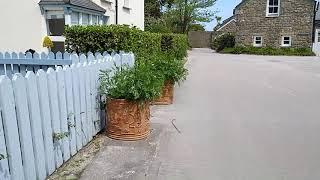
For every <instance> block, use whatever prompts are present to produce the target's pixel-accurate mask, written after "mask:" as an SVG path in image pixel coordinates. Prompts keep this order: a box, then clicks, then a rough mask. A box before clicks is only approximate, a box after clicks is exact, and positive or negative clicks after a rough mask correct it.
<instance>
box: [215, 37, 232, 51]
mask: <svg viewBox="0 0 320 180" xmlns="http://www.w3.org/2000/svg"><path fill="white" fill-rule="evenodd" d="M211 46H212V49H214V50H216V51H217V52H220V51H222V50H223V49H225V48H233V47H234V46H235V37H234V35H233V34H230V33H226V34H221V35H219V36H217V37H216V38H215V39H214V40H213V42H212V45H211Z"/></svg>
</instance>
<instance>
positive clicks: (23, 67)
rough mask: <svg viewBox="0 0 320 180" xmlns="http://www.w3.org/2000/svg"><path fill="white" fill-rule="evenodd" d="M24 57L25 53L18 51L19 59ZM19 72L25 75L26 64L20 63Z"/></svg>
mask: <svg viewBox="0 0 320 180" xmlns="http://www.w3.org/2000/svg"><path fill="white" fill-rule="evenodd" d="M25 59H26V56H25V54H24V53H22V52H20V53H19V60H25ZM20 73H21V74H22V75H23V76H24V75H26V73H27V66H26V65H24V64H21V65H20Z"/></svg>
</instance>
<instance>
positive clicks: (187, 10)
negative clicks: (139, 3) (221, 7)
mask: <svg viewBox="0 0 320 180" xmlns="http://www.w3.org/2000/svg"><path fill="white" fill-rule="evenodd" d="M216 1H217V0H146V1H145V16H146V27H147V28H146V29H147V30H148V29H153V30H154V29H155V28H153V27H152V28H148V27H149V26H153V25H154V24H153V23H150V22H151V21H150V20H149V19H150V17H152V18H156V19H161V21H162V22H164V23H162V24H161V25H162V26H166V27H167V28H165V29H170V30H171V32H175V33H187V32H188V31H189V30H192V28H194V24H199V23H201V22H210V21H212V20H213V18H214V14H215V13H214V11H212V9H211V7H212V6H214V4H215V2H216ZM153 22H155V23H157V22H158V21H153ZM156 27H159V24H158V25H157V26H156ZM197 28H200V27H199V25H198V26H197ZM156 29H157V28H156ZM200 29H201V28H200ZM200 29H198V30H200ZM153 32H154V31H153Z"/></svg>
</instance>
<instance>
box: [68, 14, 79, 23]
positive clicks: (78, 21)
mask: <svg viewBox="0 0 320 180" xmlns="http://www.w3.org/2000/svg"><path fill="white" fill-rule="evenodd" d="M73 14H77V18H78V21H77V22H76V23H75V21H72V17H73V16H72V15H73ZM79 21H80V13H79V12H77V11H74V12H72V13H71V14H70V23H71V25H79V24H80V22H79Z"/></svg>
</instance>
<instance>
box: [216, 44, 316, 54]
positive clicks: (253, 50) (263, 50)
mask: <svg viewBox="0 0 320 180" xmlns="http://www.w3.org/2000/svg"><path fill="white" fill-rule="evenodd" d="M221 52H222V53H226V54H256V55H273V56H279V55H282V56H314V55H315V54H314V53H313V52H312V50H311V49H310V48H273V47H253V46H248V47H245V46H236V47H234V48H225V49H223V50H222V51H221Z"/></svg>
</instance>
